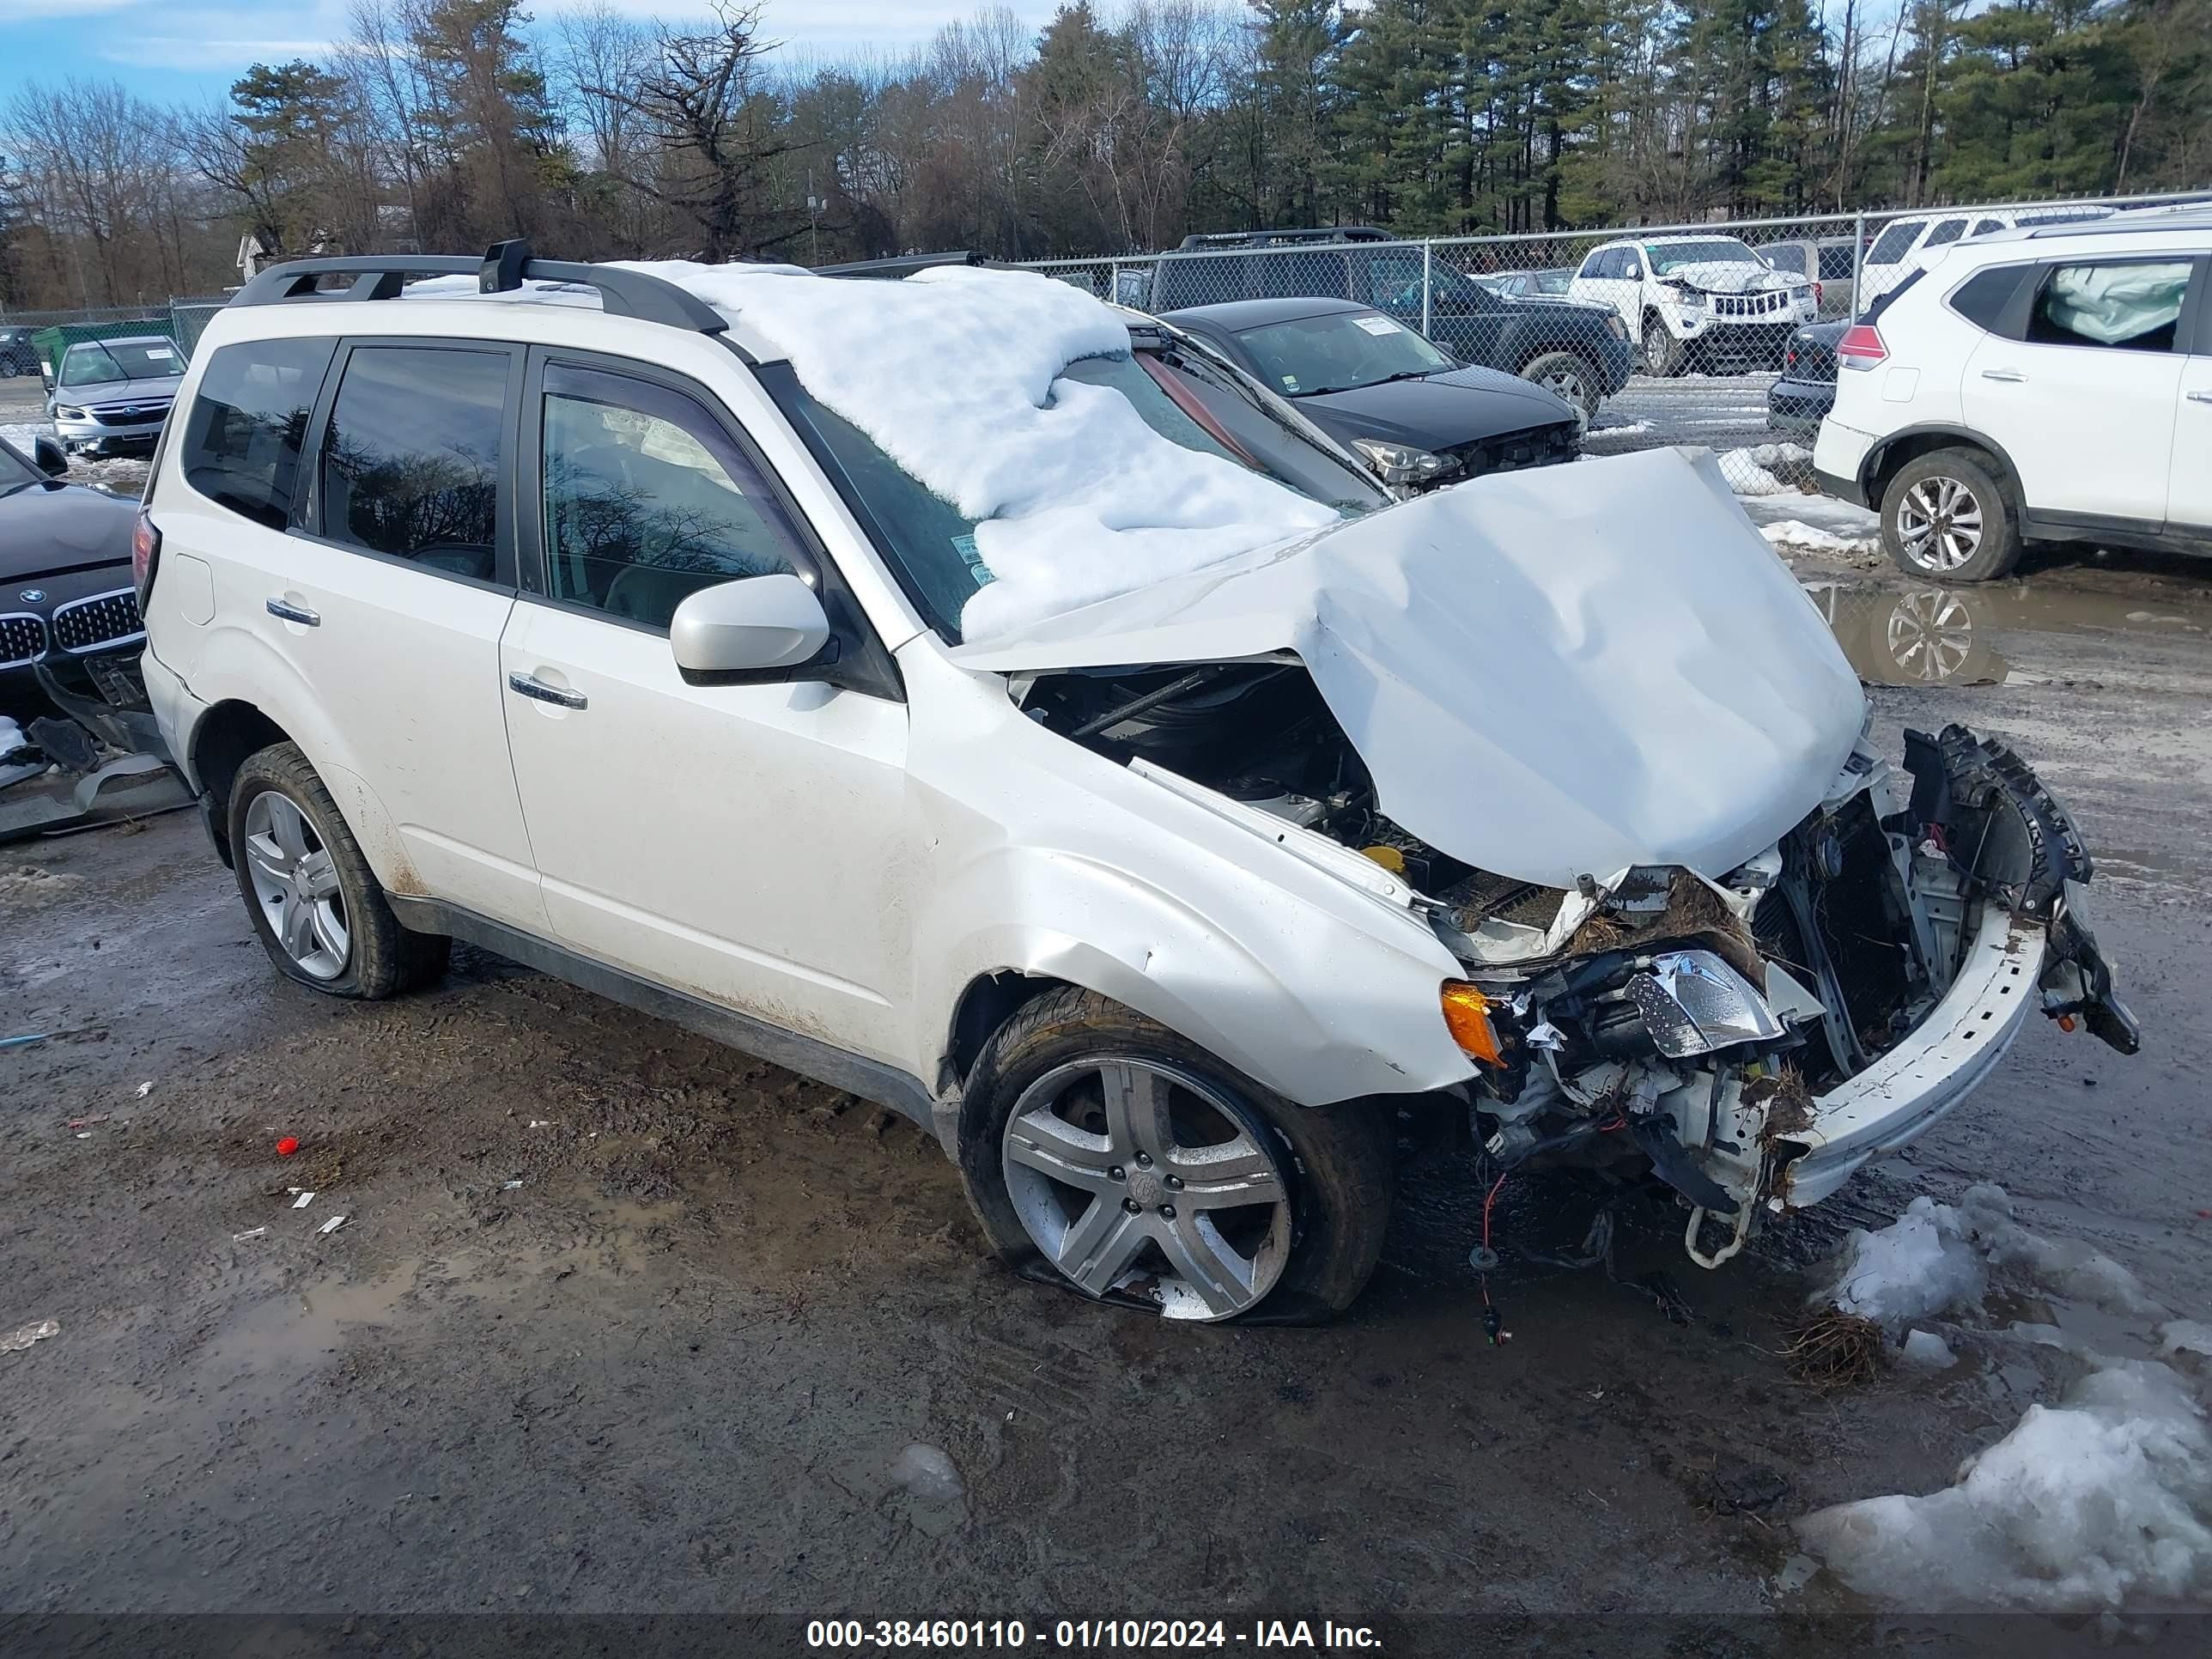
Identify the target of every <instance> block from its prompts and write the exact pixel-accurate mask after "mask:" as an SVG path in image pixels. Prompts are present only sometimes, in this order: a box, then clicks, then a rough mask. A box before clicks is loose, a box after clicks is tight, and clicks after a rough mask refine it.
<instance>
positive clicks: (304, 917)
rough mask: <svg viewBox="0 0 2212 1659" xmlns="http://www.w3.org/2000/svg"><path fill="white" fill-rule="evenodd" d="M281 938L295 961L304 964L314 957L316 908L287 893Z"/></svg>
mask: <svg viewBox="0 0 2212 1659" xmlns="http://www.w3.org/2000/svg"><path fill="white" fill-rule="evenodd" d="M281 936H282V938H283V941H284V948H285V950H287V951H289V952H290V953H291V957H292V960H293V961H295V962H304V961H306V960H307V957H311V956H313V955H314V953H315V907H314V906H313V904H310V903H309V902H307V900H305V899H303V898H301V897H300V896H298V895H296V894H293V893H287V894H286V895H285V896H284V917H283V923H282V925H281Z"/></svg>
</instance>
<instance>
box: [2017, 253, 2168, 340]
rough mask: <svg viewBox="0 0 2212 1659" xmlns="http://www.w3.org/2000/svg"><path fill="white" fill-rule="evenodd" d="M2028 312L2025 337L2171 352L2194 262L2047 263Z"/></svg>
mask: <svg viewBox="0 0 2212 1659" xmlns="http://www.w3.org/2000/svg"><path fill="white" fill-rule="evenodd" d="M2046 269H2047V270H2048V272H2049V274H2048V275H2047V276H2045V277H2044V279H2043V285H2042V287H2041V288H2040V289H2039V290H2038V291H2037V293H2036V296H2035V307H2034V309H2033V311H2031V312H2030V313H2028V321H2027V337H2028V338H2029V339H2030V340H2033V341H2034V342H2036V343H2039V344H2043V345H2076V346H2102V347H2106V348H2108V349H2116V350H2121V351H2171V350H2172V349H2173V331H2174V327H2175V325H2177V324H2179V322H2180V320H2181V301H2182V296H2183V295H2185V294H2186V293H2187V292H2188V291H2189V273H2190V269H2191V262H2190V261H2188V260H2186V259H2173V260H2153V259H2136V260H2132V261H2115V262H2112V263H2108V264H2081V265H2057V266H2051V267H2046Z"/></svg>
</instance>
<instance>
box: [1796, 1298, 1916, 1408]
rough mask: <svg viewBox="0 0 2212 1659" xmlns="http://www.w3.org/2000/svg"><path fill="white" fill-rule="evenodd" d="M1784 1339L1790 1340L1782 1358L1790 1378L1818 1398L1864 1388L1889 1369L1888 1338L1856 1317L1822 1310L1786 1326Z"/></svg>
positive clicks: (1863, 1317) (1867, 1319)
mask: <svg viewBox="0 0 2212 1659" xmlns="http://www.w3.org/2000/svg"><path fill="white" fill-rule="evenodd" d="M1783 1334H1784V1336H1786V1337H1788V1338H1789V1339H1790V1346H1788V1347H1786V1348H1784V1349H1783V1350H1782V1358H1783V1360H1784V1363H1785V1364H1788V1366H1789V1367H1790V1376H1793V1377H1795V1378H1796V1380H1797V1381H1798V1382H1800V1383H1803V1384H1805V1386H1806V1387H1808V1388H1810V1389H1818V1390H1820V1392H1821V1393H1823V1394H1827V1393H1831V1392H1832V1391H1834V1390H1836V1389H1857V1388H1863V1387H1864V1386H1865V1385H1866V1384H1867V1383H1871V1382H1873V1381H1874V1380H1875V1378H1876V1377H1878V1376H1881V1373H1882V1372H1883V1370H1886V1369H1887V1367H1888V1364H1889V1339H1888V1338H1887V1336H1885V1335H1883V1334H1882V1328H1881V1326H1879V1325H1877V1324H1875V1322H1874V1321H1872V1320H1871V1319H1869V1318H1866V1317H1865V1316H1863V1315H1860V1314H1848V1313H1844V1311H1843V1310H1840V1309H1838V1308H1824V1309H1822V1310H1820V1311H1819V1312H1817V1313H1813V1314H1809V1315H1808V1316H1806V1317H1805V1318H1803V1319H1802V1320H1800V1321H1798V1322H1797V1323H1796V1324H1794V1325H1790V1326H1787V1327H1785V1328H1784V1330H1783Z"/></svg>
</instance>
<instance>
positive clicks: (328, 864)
mask: <svg viewBox="0 0 2212 1659" xmlns="http://www.w3.org/2000/svg"><path fill="white" fill-rule="evenodd" d="M300 877H301V880H302V881H304V882H305V883H306V884H307V892H308V895H309V896H311V897H313V898H319V899H327V898H333V897H335V896H337V890H338V866H337V862H336V860H333V859H332V858H331V855H330V851H329V849H328V848H325V849H324V850H322V851H321V852H317V853H310V854H307V857H306V858H305V859H304V860H301V865H300Z"/></svg>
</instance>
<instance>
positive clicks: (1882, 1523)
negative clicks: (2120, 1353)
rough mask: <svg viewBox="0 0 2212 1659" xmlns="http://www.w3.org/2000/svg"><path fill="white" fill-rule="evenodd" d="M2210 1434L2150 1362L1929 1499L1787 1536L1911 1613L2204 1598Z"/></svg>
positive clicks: (2209, 1564)
mask: <svg viewBox="0 0 2212 1659" xmlns="http://www.w3.org/2000/svg"><path fill="white" fill-rule="evenodd" d="M2208 1519H2212V1435H2208V1434H2207V1432H2206V1428H2205V1422H2204V1416H2203V1412H2202V1411H2201V1410H2200V1409H2199V1408H2198V1407H2197V1403H2196V1401H2194V1400H2192V1399H2191V1397H2190V1394H2189V1390H2188V1388H2187V1386H2186V1384H2185V1383H2184V1382H2183V1381H2182V1379H2181V1378H2180V1377H2179V1376H2177V1375H2176V1374H2175V1373H2174V1372H2173V1371H2172V1370H2169V1369H2168V1368H2167V1367H2166V1366H2164V1365H2161V1364H2157V1363H2155V1362H2154V1361H2148V1360H2128V1361H2121V1362H2118V1363H2115V1364H2110V1365H2107V1366H2106V1367H2105V1368H2104V1369H2102V1370H2096V1371H2093V1372H2091V1373H2090V1374H2089V1375H2088V1376H2086V1377H2084V1378H2083V1379H2082V1380H2081V1383H2078V1384H2076V1385H2075V1388H2074V1389H2073V1390H2072V1391H2071V1392H2070V1393H2069V1395H2067V1397H2066V1400H2065V1401H2064V1403H2063V1404H2062V1405H2059V1406H2057V1407H2049V1406H2031V1407H2028V1410H2027V1416H2026V1417H2024V1418H2022V1419H2021V1422H2020V1424H2019V1425H2018V1426H2017V1427H2016V1428H2015V1429H2014V1430H2013V1431H2012V1432H2011V1433H2010V1434H2008V1435H2007V1436H2006V1437H2004V1438H2003V1439H2002V1440H2000V1441H1998V1442H1997V1443H1996V1444H1995V1445H1994V1446H1991V1447H1990V1448H1989V1449H1987V1450H1986V1451H1981V1452H1977V1453H1976V1454H1975V1455H1973V1456H1972V1457H1970V1458H1968V1459H1967V1460H1966V1462H1964V1463H1962V1464H1961V1465H1960V1468H1959V1472H1958V1474H1957V1477H1956V1479H1955V1482H1954V1484H1953V1485H1952V1486H1947V1487H1945V1488H1944V1489H1943V1490H1942V1491H1941V1492H1932V1493H1930V1494H1929V1496H1927V1497H1925V1498H1909V1497H1902V1496H1891V1497H1886V1498H1863V1499H1862V1500H1860V1501H1859V1502H1857V1503H1853V1504H1837V1505H1835V1506H1834V1507H1833V1508H1831V1509H1826V1510H1819V1511H1818V1512H1816V1513H1814V1514H1813V1515H1809V1516H1806V1517H1805V1518H1804V1519H1803V1520H1802V1521H1800V1522H1797V1531H1798V1535H1799V1537H1800V1538H1801V1539H1802V1541H1803V1542H1804V1545H1805V1547H1806V1548H1807V1549H1808V1550H1809V1551H1811V1552H1812V1553H1814V1554H1815V1555H1818V1556H1820V1558H1821V1559H1823V1560H1824V1561H1825V1562H1826V1565H1827V1566H1828V1567H1829V1568H1830V1569H1831V1570H1832V1571H1834V1572H1835V1573H1836V1574H1837V1575H1838V1577H1841V1578H1842V1579H1843V1580H1844V1583H1848V1584H1850V1586H1851V1587H1852V1588H1853V1589H1859V1590H1863V1591H1867V1592H1869V1593H1875V1594H1879V1595H1881V1596H1882V1597H1883V1598H1884V1599H1885V1600H1887V1601H1893V1602H1902V1603H1904V1604H1905V1605H1907V1606H1910V1607H1913V1608H1915V1609H1916V1610H1921V1611H1936V1610H1940V1609H1942V1608H1946V1607H1986V1606H1990V1605H1996V1606H2012V1607H2031V1608H2036V1609H2040V1610H2043V1611H2046V1612H2081V1611H2088V1610H2095V1609H2104V1608H2111V1609H2118V1608H2119V1607H2122V1606H2123V1605H2124V1603H2126V1602H2127V1601H2130V1600H2131V1599H2139V1598H2142V1597H2146V1596H2162V1597H2179V1596H2193V1597H2197V1598H2199V1599H2203V1600H2212V1525H2208Z"/></svg>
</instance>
